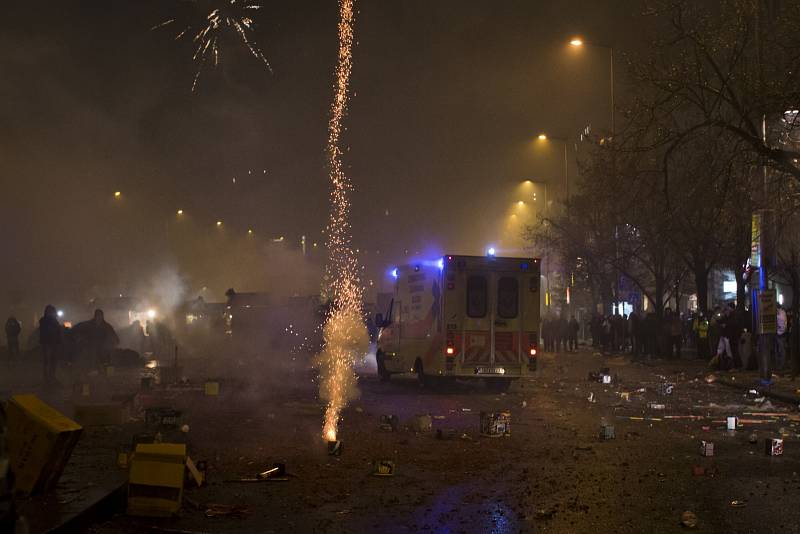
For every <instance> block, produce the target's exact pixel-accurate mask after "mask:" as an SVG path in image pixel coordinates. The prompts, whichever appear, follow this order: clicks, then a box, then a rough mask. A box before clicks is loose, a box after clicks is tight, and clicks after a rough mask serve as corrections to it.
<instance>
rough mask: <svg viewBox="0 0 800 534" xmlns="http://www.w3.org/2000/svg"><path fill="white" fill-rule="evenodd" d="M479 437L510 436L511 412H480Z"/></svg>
mask: <svg viewBox="0 0 800 534" xmlns="http://www.w3.org/2000/svg"><path fill="white" fill-rule="evenodd" d="M480 430H481V435H482V436H486V437H490V438H499V437H503V436H510V435H511V412H481V429H480Z"/></svg>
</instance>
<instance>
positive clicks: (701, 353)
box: [694, 312, 709, 360]
mask: <svg viewBox="0 0 800 534" xmlns="http://www.w3.org/2000/svg"><path fill="white" fill-rule="evenodd" d="M694 333H695V339H696V340H697V357H698V358H702V359H704V360H705V359H708V352H709V351H708V319H706V316H705V314H704V313H702V312H700V313H699V314H697V316H696V317H695V319H694Z"/></svg>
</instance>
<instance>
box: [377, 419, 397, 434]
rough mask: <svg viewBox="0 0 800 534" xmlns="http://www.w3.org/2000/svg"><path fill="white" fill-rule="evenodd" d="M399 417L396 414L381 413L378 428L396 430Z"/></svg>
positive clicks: (389, 430) (388, 430) (387, 430)
mask: <svg viewBox="0 0 800 534" xmlns="http://www.w3.org/2000/svg"><path fill="white" fill-rule="evenodd" d="M399 426H400V419H399V418H398V417H397V416H396V415H382V416H381V423H380V429H381V430H383V431H386V432H397V428H398V427H399Z"/></svg>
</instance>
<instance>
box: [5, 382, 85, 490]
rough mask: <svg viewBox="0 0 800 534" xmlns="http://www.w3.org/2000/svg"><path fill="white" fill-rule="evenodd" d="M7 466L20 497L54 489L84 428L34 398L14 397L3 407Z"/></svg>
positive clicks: (27, 396) (29, 396)
mask: <svg viewBox="0 0 800 534" xmlns="http://www.w3.org/2000/svg"><path fill="white" fill-rule="evenodd" d="M6 426H7V428H8V437H7V447H8V458H9V462H10V463H9V466H10V468H11V470H12V471H13V472H14V475H15V477H16V484H15V489H16V491H18V492H20V493H21V494H23V495H29V494H31V493H44V492H46V491H48V490H50V489H52V488H54V487H55V486H56V484H57V483H58V479H59V477H60V476H61V472H62V471H63V470H64V466H65V465H66V464H67V461H68V460H69V457H70V456H71V455H72V450H73V449H74V448H75V444H76V443H78V439H79V438H80V436H81V433H82V432H83V428H82V427H81V426H80V425H79V424H78V423H76V422H75V421H72V420H71V419H68V418H67V417H66V416H64V415H63V414H62V413H61V412H59V411H57V410H56V409H55V408H53V407H51V406H49V405H48V404H45V403H44V402H43V401H42V400H41V399H39V398H38V397H37V396H36V395H14V396H12V397H11V399H10V400H9V401H8V404H7V405H6Z"/></svg>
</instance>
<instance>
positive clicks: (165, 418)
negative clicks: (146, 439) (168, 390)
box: [144, 406, 181, 428]
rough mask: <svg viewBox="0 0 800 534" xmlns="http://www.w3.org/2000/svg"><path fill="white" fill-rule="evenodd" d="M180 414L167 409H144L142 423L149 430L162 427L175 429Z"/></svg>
mask: <svg viewBox="0 0 800 534" xmlns="http://www.w3.org/2000/svg"><path fill="white" fill-rule="evenodd" d="M180 416H181V412H180V411H178V410H174V409H172V408H167V407H163V406H161V407H154V408H146V409H145V411H144V422H145V425H146V426H147V427H149V428H153V427H163V428H175V427H177V426H178V419H179V418H180Z"/></svg>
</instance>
